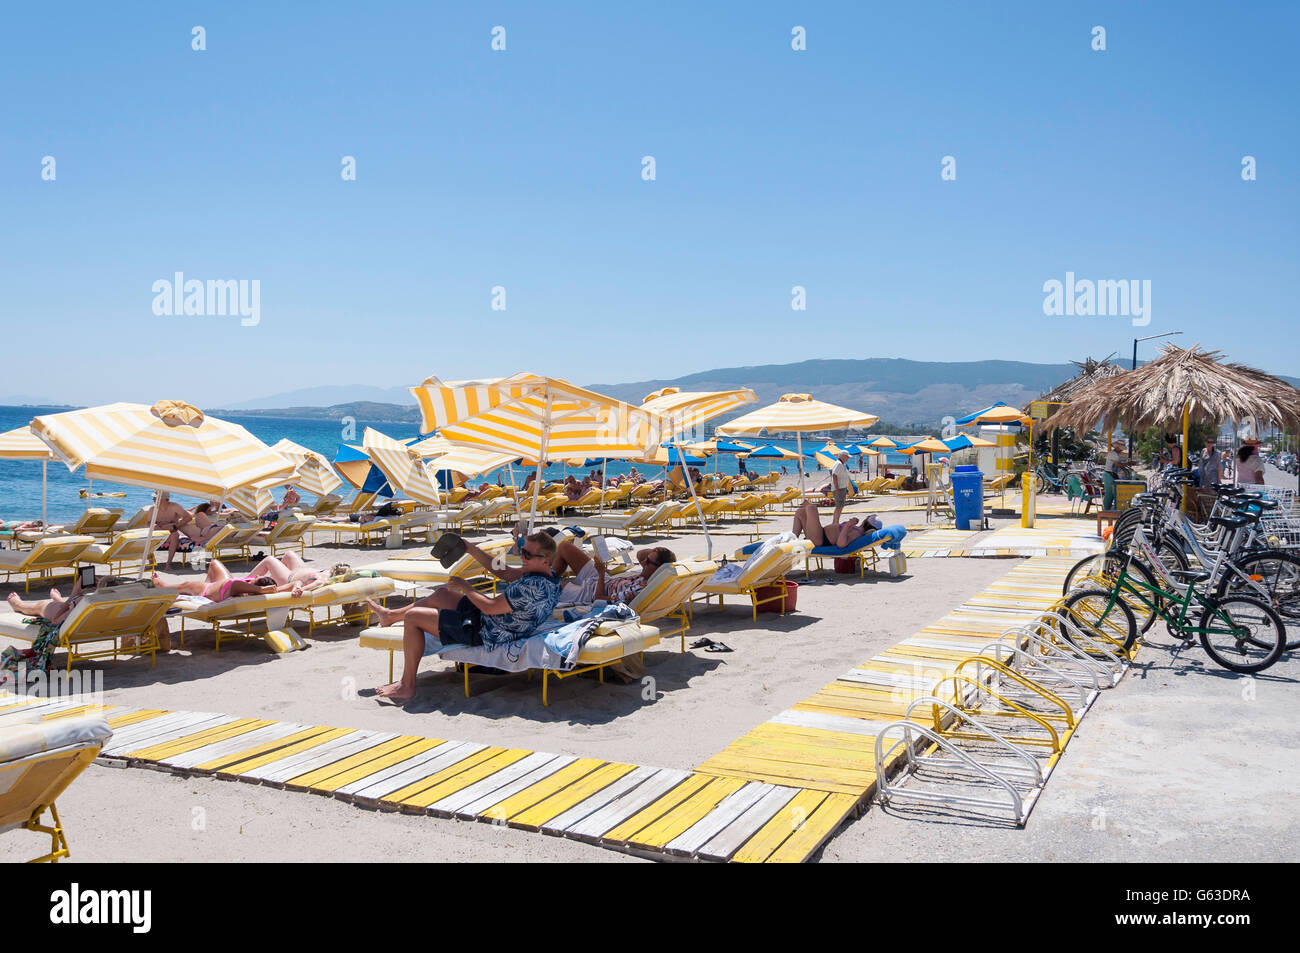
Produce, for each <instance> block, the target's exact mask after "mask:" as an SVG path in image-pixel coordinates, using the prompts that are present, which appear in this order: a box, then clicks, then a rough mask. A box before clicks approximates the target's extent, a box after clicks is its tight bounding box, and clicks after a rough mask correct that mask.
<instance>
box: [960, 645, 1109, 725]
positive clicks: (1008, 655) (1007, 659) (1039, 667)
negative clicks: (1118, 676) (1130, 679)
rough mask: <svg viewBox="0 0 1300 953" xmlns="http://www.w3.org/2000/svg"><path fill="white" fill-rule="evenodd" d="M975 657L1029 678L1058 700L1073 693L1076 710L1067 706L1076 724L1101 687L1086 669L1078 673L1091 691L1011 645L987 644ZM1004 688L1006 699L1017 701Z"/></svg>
mask: <svg viewBox="0 0 1300 953" xmlns="http://www.w3.org/2000/svg"><path fill="white" fill-rule="evenodd" d="M989 653H991V655H989ZM978 654H979V655H980V656H981V657H984V656H986V655H987V656H988V657H991V658H992V659H993V661H995V662H1000V663H1001V664H1003V665H1006V666H1007V667H1008V668H1012V669H1015V670H1016V671H1018V672H1020V673H1021V674H1022V675H1024V676H1026V677H1027V678H1030V679H1031V681H1033V682H1035V683H1037V684H1039V685H1042V686H1043V687H1044V688H1050V689H1052V691H1053V693H1054V694H1056V695H1058V696H1060V697H1062V698H1064V695H1063V694H1062V693H1063V692H1068V693H1073V694H1074V695H1076V696H1078V699H1079V704H1078V706H1077V707H1076V706H1074V705H1071V706H1070V707H1071V708H1072V709H1073V711H1074V717H1075V720H1076V721H1077V720H1078V719H1079V718H1080V717H1081V716H1082V715H1083V713H1084V712H1085V711H1087V710H1088V706H1089V705H1091V704H1092V701H1093V699H1094V698H1096V697H1097V695H1098V693H1099V692H1100V690H1101V683H1100V682H1099V681H1098V680H1097V675H1096V673H1095V672H1093V671H1091V670H1090V669H1086V668H1080V671H1082V672H1083V674H1085V675H1087V676H1088V678H1089V679H1090V680H1091V681H1092V688H1091V690H1089V689H1087V688H1085V687H1084V685H1083V684H1082V683H1081V682H1079V681H1078V680H1077V679H1074V678H1072V677H1071V676H1069V675H1067V674H1066V673H1065V672H1063V671H1061V670H1060V669H1058V668H1056V667H1054V666H1052V665H1049V664H1048V663H1047V662H1045V661H1043V659H1041V658H1035V657H1034V656H1033V655H1030V654H1029V653H1028V652H1026V651H1025V650H1024V649H1022V648H1020V647H1018V646H1015V645H1008V644H1007V643H1006V642H1004V641H1002V640H1001V639H999V640H997V641H994V642H989V643H988V644H987V645H985V646H983V647H982V648H981V649H980V650H979V653H978ZM1015 662H1020V663H1022V664H1021V665H1020V666H1016V665H1014V664H1013V663H1015ZM1005 688H1006V691H1007V692H1008V693H1009V694H1010V697H1012V698H1017V697H1020V696H1019V695H1018V694H1017V693H1016V692H1015V690H1014V688H1012V687H1010V686H1006V687H1005ZM1021 694H1023V693H1021Z"/></svg>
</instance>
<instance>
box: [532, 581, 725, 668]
mask: <svg viewBox="0 0 1300 953" xmlns="http://www.w3.org/2000/svg"><path fill="white" fill-rule="evenodd" d="M717 568H718V566H717V563H713V562H710V561H708V560H706V559H695V560H687V561H684V562H675V563H667V564H665V565H663V566H660V567H659V568H658V569H656V570H655V571H654V573H653V574H652V575H651V576H650V578H649V579H647V580H646V584H645V588H643V589H642V590H641V591H640V592H638V593H637V594H636V596H635V597H633V599H632V601H631V602H629V603H628V608H630V609H631V610H632V611H633V612H635V613H636V614H637V617H638V618H639V619H640V620H641V621H642V622H658V621H659V620H661V619H671V620H673V621H674V622H675V623H676V627H675V628H671V629H663V628H660V631H659V634H660V635H661V636H665V635H680V636H681V639H682V651H683V652H685V651H686V632H687V630H688V629H689V628H690V627H691V621H690V604H691V599H692V598H693V597H694V596H695V593H696V592H697V591H699V589H700V587H701V586H703V585H704V584H705V583H706V582H708V580H709V578H710V577H711V576H712V575H713V574H714V572H716V571H717ZM565 608H568V607H561V608H559V609H556V613H557V615H558V614H559V613H562V612H563V611H564V609H565Z"/></svg>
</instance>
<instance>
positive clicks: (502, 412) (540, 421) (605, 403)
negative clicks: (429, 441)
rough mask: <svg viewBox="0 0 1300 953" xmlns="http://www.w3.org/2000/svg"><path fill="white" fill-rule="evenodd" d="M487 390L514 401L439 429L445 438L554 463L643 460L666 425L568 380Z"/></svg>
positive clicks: (519, 382)
mask: <svg viewBox="0 0 1300 953" xmlns="http://www.w3.org/2000/svg"><path fill="white" fill-rule="evenodd" d="M487 386H489V388H490V389H492V388H500V392H501V394H503V395H504V396H507V397H509V398H510V399H508V400H502V401H501V402H500V403H498V404H497V405H496V406H494V407H492V408H491V409H489V410H485V411H483V412H481V413H479V414H477V415H474V416H466V417H463V418H461V419H460V420H457V421H449V422H448V423H446V424H445V425H442V426H440V427H439V433H440V435H441V436H443V437H446V438H448V439H450V440H453V441H456V442H458V443H467V444H472V445H474V446H477V447H486V448H490V449H493V450H499V451H501V452H502V453H509V454H511V455H512V456H514V457H528V458H530V459H539V458H545V459H550V460H556V459H572V458H578V457H581V458H584V459H585V458H586V457H616V458H624V459H631V458H640V457H642V456H644V455H645V454H646V452H647V451H652V450H653V449H654V448H655V447H657V446H658V445H659V441H660V439H662V434H663V429H664V425H665V421H664V420H663V418H662V417H660V416H659V415H658V414H653V413H647V412H646V411H645V410H643V409H641V408H637V407H631V406H629V405H627V404H625V403H623V402H622V401H619V400H615V399H614V398H612V397H606V396H604V395H603V394H597V393H596V392H595V391H590V390H587V389H586V388H583V387H578V386H576V385H574V384H570V383H569V382H568V381H564V380H559V379H558V378H553V377H540V376H538V375H535V374H516V375H515V376H514V377H507V378H502V379H501V380H500V381H499V382H498V383H496V384H491V385H487ZM520 391H522V392H523V393H522V394H520ZM516 394H519V396H514V395H516ZM453 405H454V402H453V401H451V400H449V399H448V400H441V401H438V402H436V403H435V406H437V407H439V408H441V409H443V410H445V409H446V408H448V407H450V406H453ZM428 423H429V421H427V420H426V422H425V426H426V427H427V426H428Z"/></svg>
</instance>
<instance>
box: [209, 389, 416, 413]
mask: <svg viewBox="0 0 1300 953" xmlns="http://www.w3.org/2000/svg"><path fill="white" fill-rule="evenodd" d="M360 401H368V402H372V403H377V404H403V405H405V404H409V405H410V406H412V407H414V406H415V398H414V397H412V396H411V392H410V391H409V390H407V389H406V388H405V387H373V386H371V385H368V384H325V385H322V386H320V387H306V388H304V389H302V390H293V391H288V392H287V393H282V394H272V395H271V396H269V397H258V398H256V399H254V400H245V401H240V402H237V403H233V404H231V405H230V406H229V407H228V408H227V409H228V410H270V409H285V408H288V409H301V408H303V407H331V408H332V407H337V406H340V405H343V404H352V403H357V402H360ZM277 416H288V415H287V414H278V415H277ZM300 416H301V415H300Z"/></svg>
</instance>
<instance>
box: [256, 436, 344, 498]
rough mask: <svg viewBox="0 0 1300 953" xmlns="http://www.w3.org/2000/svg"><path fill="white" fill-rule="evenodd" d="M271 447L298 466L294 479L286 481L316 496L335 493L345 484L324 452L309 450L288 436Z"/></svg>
mask: <svg viewBox="0 0 1300 953" xmlns="http://www.w3.org/2000/svg"><path fill="white" fill-rule="evenodd" d="M271 449H272V450H274V451H275V452H276V453H278V454H280V456H282V457H285V458H287V459H289V460H292V461H293V462H294V463H295V464H296V465H297V467H298V472H297V473H295V474H294V477H293V479H292V480H291V481H288V480H287V481H285V482H292V483H293V485H294V486H296V487H298V488H300V489H303V490H306V491H307V492H308V493H314V494H315V495H316V496H325V495H327V494H329V493H333V492H334V491H335V490H337V489H338V488H339V487H341V486H342V485H343V481H342V480H341V479H339V475H338V474H337V473H335V472H334V467H333V466H331V465H330V462H329V459H328V458H327V457H326V456H325V455H324V454H321V453H317V452H316V451H315V450H308V449H307V448H306V447H304V446H302V445H301V444H297V443H294V442H293V441H292V440H289V439H288V438H284V439H281V440H279V441H278V442H276V443H274V444H272V445H271Z"/></svg>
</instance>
